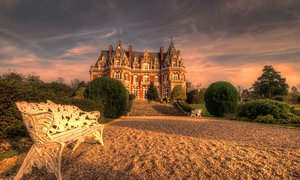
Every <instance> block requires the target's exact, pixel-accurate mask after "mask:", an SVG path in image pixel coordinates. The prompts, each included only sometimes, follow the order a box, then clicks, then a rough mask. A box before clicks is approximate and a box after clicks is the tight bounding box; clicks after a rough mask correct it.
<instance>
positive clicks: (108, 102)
mask: <svg viewBox="0 0 300 180" xmlns="http://www.w3.org/2000/svg"><path fill="white" fill-rule="evenodd" d="M84 96H85V98H88V99H91V100H93V101H95V102H98V103H103V104H104V112H103V114H104V116H105V117H107V118H117V117H120V116H121V115H123V114H124V113H125V112H126V110H127V109H128V92H127V90H126V88H125V87H124V85H123V84H122V83H121V82H120V81H118V80H116V79H112V78H107V77H101V78H97V79H94V80H93V81H91V82H90V83H88V85H87V87H86V90H85V93H84Z"/></svg>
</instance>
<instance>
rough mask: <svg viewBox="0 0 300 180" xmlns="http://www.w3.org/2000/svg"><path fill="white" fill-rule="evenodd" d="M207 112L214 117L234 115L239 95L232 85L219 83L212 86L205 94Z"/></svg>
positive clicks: (223, 82)
mask: <svg viewBox="0 0 300 180" xmlns="http://www.w3.org/2000/svg"><path fill="white" fill-rule="evenodd" d="M204 101H205V106H206V108H207V111H208V112H209V113H210V114H212V115H214V116H219V117H220V116H224V114H227V113H234V112H235V110H236V107H237V103H238V101H239V94H238V92H237V90H236V89H235V88H234V87H233V85H232V84H230V83H229V82H225V81H219V82H215V83H213V84H211V85H210V86H209V87H208V88H207V90H206V91H205V94H204Z"/></svg>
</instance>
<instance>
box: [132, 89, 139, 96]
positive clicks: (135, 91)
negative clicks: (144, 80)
mask: <svg viewBox="0 0 300 180" xmlns="http://www.w3.org/2000/svg"><path fill="white" fill-rule="evenodd" d="M133 94H134V95H135V96H136V97H138V95H139V89H138V88H134V89H133Z"/></svg>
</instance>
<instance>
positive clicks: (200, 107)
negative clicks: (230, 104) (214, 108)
mask: <svg viewBox="0 0 300 180" xmlns="http://www.w3.org/2000/svg"><path fill="white" fill-rule="evenodd" d="M189 105H190V107H191V108H192V109H202V113H201V114H202V116H205V117H213V115H211V114H210V113H209V112H208V111H207V109H206V107H205V104H189Z"/></svg>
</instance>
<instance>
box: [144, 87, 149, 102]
mask: <svg viewBox="0 0 300 180" xmlns="http://www.w3.org/2000/svg"><path fill="white" fill-rule="evenodd" d="M147 91H148V89H147V88H144V89H143V97H144V98H145V99H147V97H146V94H147Z"/></svg>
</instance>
